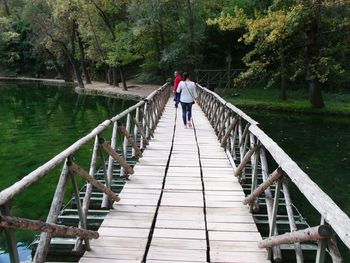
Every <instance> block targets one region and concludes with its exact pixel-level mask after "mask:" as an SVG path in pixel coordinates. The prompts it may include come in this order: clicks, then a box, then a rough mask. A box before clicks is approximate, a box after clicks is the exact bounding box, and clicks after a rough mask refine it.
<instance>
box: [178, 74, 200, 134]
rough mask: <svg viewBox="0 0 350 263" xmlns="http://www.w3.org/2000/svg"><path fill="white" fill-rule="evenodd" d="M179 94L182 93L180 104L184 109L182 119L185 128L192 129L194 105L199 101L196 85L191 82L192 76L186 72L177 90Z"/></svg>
mask: <svg viewBox="0 0 350 263" xmlns="http://www.w3.org/2000/svg"><path fill="white" fill-rule="evenodd" d="M176 92H177V93H180V92H181V96H180V103H181V107H182V119H183V122H184V127H185V128H192V123H191V122H192V105H193V104H194V101H195V100H197V91H196V84H195V83H194V82H193V81H191V80H190V74H189V73H187V72H184V73H183V75H182V81H180V83H179V86H178V87H177V90H176Z"/></svg>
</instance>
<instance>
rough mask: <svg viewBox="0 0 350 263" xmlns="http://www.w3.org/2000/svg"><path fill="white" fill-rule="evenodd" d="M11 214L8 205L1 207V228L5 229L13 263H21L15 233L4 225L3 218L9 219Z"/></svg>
mask: <svg viewBox="0 0 350 263" xmlns="http://www.w3.org/2000/svg"><path fill="white" fill-rule="evenodd" d="M9 214H10V209H9V207H8V204H5V205H3V206H0V227H3V228H4V231H5V236H6V241H7V247H8V250H9V255H10V260H11V263H20V260H19V254H18V250H17V243H16V238H15V233H14V231H13V230H12V229H11V227H8V226H6V225H5V224H3V220H2V218H7V217H8V215H9Z"/></svg>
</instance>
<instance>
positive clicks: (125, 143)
mask: <svg viewBox="0 0 350 263" xmlns="http://www.w3.org/2000/svg"><path fill="white" fill-rule="evenodd" d="M117 124H118V128H119V130H120V131H121V132H122V133H123V134H124V141H123V156H124V160H126V161H127V160H128V143H129V138H127V136H126V134H127V135H128V136H129V137H130V113H128V116H127V118H126V125H125V128H124V127H123V128H124V129H123V130H122V128H121V127H120V126H121V123H120V122H119V121H118V122H117Z"/></svg>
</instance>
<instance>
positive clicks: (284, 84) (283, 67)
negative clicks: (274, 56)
mask: <svg viewBox="0 0 350 263" xmlns="http://www.w3.org/2000/svg"><path fill="white" fill-rule="evenodd" d="M280 59H281V94H280V95H281V100H286V99H287V80H286V74H287V70H286V61H285V56H284V51H283V49H282V50H281V52H280Z"/></svg>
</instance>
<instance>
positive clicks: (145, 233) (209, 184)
mask: <svg viewBox="0 0 350 263" xmlns="http://www.w3.org/2000/svg"><path fill="white" fill-rule="evenodd" d="M169 91H170V89H169V88H167V85H164V86H162V87H161V88H160V89H159V90H157V91H155V92H154V93H152V94H151V95H150V96H148V97H147V99H145V100H144V101H140V102H139V103H137V104H136V105H134V106H132V107H131V108H129V109H127V110H125V111H124V112H122V113H120V114H118V115H117V116H115V117H113V118H112V119H110V120H106V121H105V122H103V123H101V124H100V125H99V126H97V127H96V128H95V129H94V130H93V131H92V132H91V133H89V134H88V135H86V136H85V137H83V138H81V139H80V140H78V141H77V142H75V143H74V144H72V145H71V146H70V147H68V148H67V149H66V150H64V151H63V152H61V153H60V154H58V155H57V156H55V157H54V158H52V159H51V160H50V161H48V162H47V163H45V164H44V165H42V166H41V167H39V168H38V169H36V170H35V171H33V172H32V173H30V174H28V175H27V176H26V177H24V178H23V179H22V180H20V181H18V182H17V183H15V184H14V185H13V186H11V187H9V188H7V189H5V190H3V191H2V192H0V208H1V215H0V232H1V231H2V232H4V234H5V235H6V238H7V244H8V249H9V253H10V256H11V262H20V261H19V257H18V253H17V248H16V241H15V238H14V229H16V228H18V229H30V230H33V231H38V232H41V234H40V235H39V236H38V237H37V239H36V241H35V242H33V244H32V247H33V262H53V261H65V262H68V261H70V262H72V261H73V262H78V261H79V262H83V263H90V262H91V263H92V262H100V263H104V262H106V263H109V262H154V263H158V262H159V263H160V262H169V263H171V262H237V263H245V262H246V263H260V262H298V263H299V262H343V260H342V257H341V255H340V253H339V250H338V248H337V242H336V240H337V239H338V238H339V239H340V240H341V241H342V242H343V243H344V244H345V246H347V248H349V247H350V220H349V218H348V217H347V215H346V214H345V213H344V212H342V211H341V209H340V208H339V207H337V206H336V204H335V203H334V202H333V201H332V200H331V199H330V198H329V197H328V196H327V195H326V194H325V193H324V192H322V191H321V189H320V188H319V187H318V186H317V185H316V184H315V183H313V182H312V181H311V179H310V178H309V177H308V176H307V175H306V174H305V173H304V172H303V171H302V170H301V169H300V168H299V167H298V166H297V165H296V163H295V162H293V161H292V160H291V159H290V158H289V157H288V155H287V154H286V153H285V152H283V150H282V149H281V148H280V147H279V146H278V145H277V144H276V143H275V142H273V141H272V140H271V139H270V138H269V137H268V136H267V135H266V134H265V133H264V132H263V131H262V130H261V129H260V128H259V127H258V123H257V122H256V121H254V120H253V119H251V118H250V117H249V116H247V115H246V114H244V113H243V112H242V111H240V110H239V109H237V108H236V107H234V106H233V105H231V104H230V103H227V102H226V101H224V100H223V99H222V98H220V97H219V96H218V95H216V94H215V93H213V92H211V91H209V90H207V89H206V88H203V87H201V86H199V85H198V93H199V101H200V103H199V105H197V104H196V105H194V108H193V116H194V117H193V128H188V129H185V128H184V127H183V125H182V121H181V111H180V110H176V109H175V108H174V106H173V103H172V100H171V99H169ZM123 123H125V126H124V124H123ZM108 129H111V131H110V133H111V134H112V137H111V139H110V140H106V139H104V138H103V135H104V134H107V133H108V131H107V132H106V130H108ZM91 141H93V144H92V156H91V164H90V168H89V169H84V168H83V167H81V166H80V165H79V162H80V161H81V160H78V159H75V158H74V155H75V154H76V152H77V151H79V149H80V148H81V147H82V146H83V145H86V144H87V143H89V142H91ZM99 160H100V162H101V163H102V165H101V167H97V166H98V165H97V163H98V161H99ZM59 164H63V168H62V172H61V175H60V178H59V181H58V184H57V188H56V192H55V194H54V197H53V201H52V205H51V208H50V211H49V213H48V217H47V220H46V222H42V221H39V220H33V219H26V218H18V217H14V216H11V215H10V206H9V205H8V204H9V202H10V201H11V200H12V199H14V198H15V195H17V194H18V193H20V192H22V191H23V190H24V189H26V188H27V187H29V186H30V185H32V184H33V183H35V182H36V181H38V180H40V179H41V178H42V177H44V176H50V174H49V172H50V171H51V170H52V169H53V168H54V167H56V166H57V165H59ZM76 176H80V177H82V178H84V180H85V181H86V184H85V185H84V186H83V188H79V186H78V184H77V181H76ZM69 180H70V181H71V185H72V187H73V193H74V196H73V198H72V199H71V200H70V202H69V203H68V204H66V205H65V206H63V205H62V204H63V200H64V195H65V189H66V186H67V184H68V181H69ZM291 183H292V184H294V186H295V187H297V188H298V189H299V190H300V192H301V193H302V194H303V195H304V196H305V197H306V199H307V200H308V202H310V204H311V205H312V206H313V207H314V208H315V210H316V211H318V213H319V214H320V225H317V226H309V225H308V223H307V222H306V220H305V219H304V218H303V217H302V215H301V214H300V213H299V211H298V210H297V209H296V207H294V205H293V204H292V200H291V194H290V192H289V187H288V184H291Z"/></svg>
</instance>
